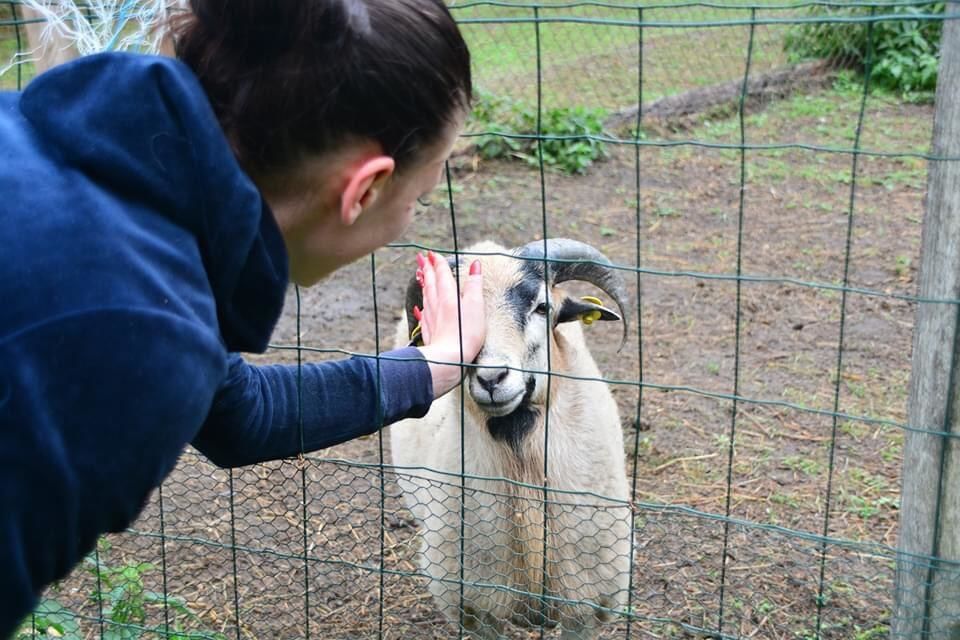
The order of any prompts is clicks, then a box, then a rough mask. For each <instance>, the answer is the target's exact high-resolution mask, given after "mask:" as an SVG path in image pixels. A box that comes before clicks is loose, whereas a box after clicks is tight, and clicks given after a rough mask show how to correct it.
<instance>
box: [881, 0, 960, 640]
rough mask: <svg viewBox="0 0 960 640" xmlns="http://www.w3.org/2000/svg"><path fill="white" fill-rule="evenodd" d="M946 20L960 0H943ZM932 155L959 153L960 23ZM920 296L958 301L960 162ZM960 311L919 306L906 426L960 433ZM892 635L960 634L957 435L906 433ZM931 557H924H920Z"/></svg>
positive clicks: (946, 638) (952, 36) (950, 24)
mask: <svg viewBox="0 0 960 640" xmlns="http://www.w3.org/2000/svg"><path fill="white" fill-rule="evenodd" d="M946 13H947V17H948V18H950V17H953V18H955V17H957V16H960V7H958V6H957V5H956V4H955V3H954V2H947V4H946ZM931 151H932V154H933V155H934V156H935V157H951V158H958V157H960V21H958V20H956V19H947V20H945V21H944V23H943V36H942V40H941V57H940V71H939V76H938V80H937V96H936V111H935V115H934V127H933V144H932V146H931ZM919 295H920V297H921V298H936V299H949V300H957V299H960V161H936V160H934V161H931V162H930V173H929V178H928V182H927V201H926V212H925V214H924V221H923V239H922V259H921V263H920V281H919ZM958 344H960V314H958V306H957V305H956V304H945V303H924V302H920V303H918V304H917V315H916V323H915V326H914V338H913V363H912V370H911V378H910V399H909V407H908V415H909V424H910V425H911V426H913V427H917V428H921V429H927V430H931V431H944V432H947V433H950V434H956V435H957V436H960V407H958V404H960V387H958V385H960V372H958V371H957V369H958V363H960V353H958ZM898 548H899V552H900V553H899V555H898V561H897V591H896V610H895V612H894V618H893V623H892V633H891V637H893V638H898V639H903V640H921V639H922V640H960V441H958V439H957V438H956V437H950V436H943V435H932V434H930V433H918V432H915V431H909V432H907V434H906V441H905V445H904V451H903V491H902V495H901V509H900V540H899V545H898ZM914 555H918V556H932V557H933V558H934V559H933V560H931V561H929V562H928V561H927V560H926V559H925V558H923V557H920V558H917V557H913V556H914Z"/></svg>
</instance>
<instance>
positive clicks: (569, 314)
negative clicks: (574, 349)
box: [557, 296, 620, 324]
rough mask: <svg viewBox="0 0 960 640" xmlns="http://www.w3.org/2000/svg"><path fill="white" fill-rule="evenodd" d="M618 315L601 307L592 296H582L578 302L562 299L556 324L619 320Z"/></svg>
mask: <svg viewBox="0 0 960 640" xmlns="http://www.w3.org/2000/svg"><path fill="white" fill-rule="evenodd" d="M619 319H620V315H619V314H618V313H617V312H616V311H613V310H612V309H608V308H606V307H605V306H603V303H602V302H601V301H600V300H599V299H597V298H594V297H593V296H584V297H583V298H581V299H580V300H574V299H573V298H564V299H563V304H561V305H560V311H558V312H557V323H560V322H572V321H573V320H580V321H582V322H583V324H593V323H594V321H596V320H619Z"/></svg>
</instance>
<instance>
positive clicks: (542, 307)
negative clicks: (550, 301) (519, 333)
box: [533, 302, 547, 316]
mask: <svg viewBox="0 0 960 640" xmlns="http://www.w3.org/2000/svg"><path fill="white" fill-rule="evenodd" d="M533 312H534V313H538V314H540V315H541V316H545V315H547V303H546V302H541V303H540V304H538V305H537V308H536V309H534V310H533Z"/></svg>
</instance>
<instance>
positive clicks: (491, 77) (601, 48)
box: [451, 3, 786, 110]
mask: <svg viewBox="0 0 960 640" xmlns="http://www.w3.org/2000/svg"><path fill="white" fill-rule="evenodd" d="M737 4H743V3H731V5H730V6H729V7H728V8H712V7H685V8H683V9H656V10H654V9H651V10H648V11H646V12H645V13H644V16H643V20H644V23H669V26H662V25H659V24H658V26H646V27H644V28H643V30H642V33H641V31H640V29H638V28H637V27H636V26H633V24H636V23H637V21H638V13H637V9H636V8H634V7H623V8H617V7H595V6H586V7H584V6H581V7H557V8H551V7H550V6H549V5H550V3H543V4H542V6H541V8H540V9H539V18H540V19H541V21H542V22H541V23H540V24H539V38H540V58H541V60H542V65H541V75H542V78H543V85H542V92H543V101H544V104H545V105H546V106H551V107H565V106H582V105H585V104H586V105H589V106H598V107H604V108H606V109H609V110H617V109H621V108H624V107H628V106H630V105H634V104H636V103H637V102H638V97H639V93H640V92H639V88H638V74H637V67H638V55H639V51H638V46H637V45H638V42H639V40H640V38H641V37H642V39H643V43H644V47H643V57H644V63H643V100H644V102H646V101H649V100H654V99H657V98H660V97H663V96H667V95H672V94H675V93H679V92H682V91H686V90H689V89H692V88H695V87H701V86H705V85H710V84H715V83H719V82H725V81H729V80H734V79H737V78H738V77H740V76H742V75H743V70H744V64H745V60H746V51H747V43H748V39H749V29H748V28H747V27H745V26H737V27H721V26H715V27H709V26H702V25H701V24H700V23H703V22H709V21H716V22H718V23H723V22H730V21H743V20H747V19H749V16H750V14H749V11H746V10H744V9H742V8H740V7H738V6H737ZM451 9H452V11H453V13H454V16H455V17H456V18H457V19H458V20H461V21H463V24H462V26H461V28H462V30H463V32H464V35H465V37H466V39H467V41H468V43H469V45H470V49H471V52H472V56H473V60H474V68H475V71H474V73H475V81H476V83H477V85H478V86H480V87H483V88H484V89H486V90H488V91H491V92H494V93H505V94H509V95H510V96H511V97H514V98H518V99H522V100H524V101H527V102H530V103H535V101H536V81H537V44H536V38H537V25H536V23H534V22H533V21H532V19H533V9H529V8H518V7H511V6H486V5H479V6H478V5H470V4H467V5H466V6H464V7H458V6H457V5H454V6H453V7H451ZM511 19H513V20H524V21H525V22H517V23H510V22H503V21H506V20H511ZM551 19H563V20H568V21H571V22H549V20H551ZM584 19H589V20H595V21H607V23H605V24H596V23H589V24H585V23H582V22H575V21H576V20H584ZM544 21H545V22H544ZM615 22H627V23H632V24H626V25H624V24H615ZM784 31H785V27H780V26H760V27H758V28H757V29H756V33H755V43H754V56H753V59H752V61H751V66H752V68H753V70H754V71H755V72H756V71H763V70H766V69H770V68H772V67H774V66H777V65H779V64H782V63H784V62H785V60H786V59H785V57H784V54H783V52H782V48H781V46H780V42H781V41H782V38H783V34H784Z"/></svg>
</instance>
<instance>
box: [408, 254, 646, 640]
mask: <svg viewBox="0 0 960 640" xmlns="http://www.w3.org/2000/svg"><path fill="white" fill-rule="evenodd" d="M545 248H546V259H544V249H545ZM466 253H467V254H471V255H477V256H480V260H481V262H482V266H483V289H484V291H483V295H484V300H485V306H486V313H487V319H488V329H487V337H486V341H485V343H484V346H483V348H482V350H481V352H480V354H479V355H478V356H477V359H476V362H475V363H474V364H475V366H473V367H470V368H468V370H467V374H466V376H465V380H464V382H463V384H461V385H460V387H458V389H457V390H456V391H454V392H451V393H448V394H447V395H446V396H444V397H442V398H439V399H438V400H436V401H435V402H434V403H433V406H432V407H431V409H430V411H429V413H428V414H427V415H426V416H424V417H423V418H420V419H410V420H404V421H402V422H398V423H397V424H395V425H393V426H392V427H391V428H390V430H391V431H390V442H391V451H392V462H393V464H394V465H395V466H396V467H397V479H398V484H399V486H400V488H401V490H402V492H403V494H404V498H405V501H406V504H407V506H408V507H409V509H410V510H411V512H412V513H413V515H414V517H415V518H416V519H417V520H418V521H419V524H420V529H421V541H422V543H423V544H422V547H421V549H420V554H419V561H420V568H421V570H422V571H423V573H424V574H425V575H426V576H428V577H429V578H430V582H429V589H430V591H431V593H432V595H433V597H434V600H435V601H436V603H437V604H438V606H439V607H440V608H441V609H442V610H443V612H444V614H445V615H446V616H447V618H448V619H449V620H450V621H451V622H453V623H454V624H462V626H463V629H464V630H465V631H466V632H467V633H468V634H471V635H472V637H475V638H479V639H481V640H492V639H494V638H502V637H504V636H503V635H502V634H503V633H504V629H505V621H506V620H510V621H512V622H513V623H514V624H517V625H520V626H524V627H534V626H548V627H551V626H556V625H559V626H560V627H561V628H562V633H561V638H563V639H564V640H567V639H572V638H580V639H581V640H583V639H587V638H592V637H593V636H594V634H595V632H596V629H597V625H598V623H599V622H606V621H609V620H611V619H613V618H614V612H615V611H623V609H624V608H625V606H626V602H627V596H628V591H629V584H630V582H629V581H630V568H631V557H630V554H631V547H632V545H631V539H632V526H631V509H630V507H629V502H628V501H629V498H630V496H629V488H628V485H627V478H626V469H625V465H624V453H623V452H624V449H623V435H622V432H621V426H620V417H619V414H618V411H617V406H616V403H615V401H614V399H613V396H612V394H611V393H610V390H609V388H608V386H607V384H606V383H605V382H603V381H602V380H601V376H600V372H599V370H598V368H597V365H596V363H595V362H594V360H593V357H592V356H591V354H590V351H589V350H588V348H587V346H586V343H585V341H584V336H583V331H582V329H581V327H580V323H579V322H573V321H574V320H578V319H583V320H584V322H585V323H588V322H592V321H593V320H594V319H600V320H619V319H621V317H623V325H624V329H623V338H622V340H621V348H622V346H623V344H624V342H625V341H626V338H627V320H626V300H627V295H626V288H625V286H624V283H623V280H622V278H621V277H620V275H619V273H618V272H617V271H616V270H614V269H612V268H609V267H608V266H606V265H609V260H607V258H606V257H605V256H604V255H603V254H602V253H600V252H599V251H597V250H596V249H594V248H593V247H590V246H589V245H586V244H584V243H581V242H578V241H574V240H567V239H551V240H549V241H548V242H547V243H546V247H545V243H544V242H543V241H535V242H531V243H529V244H527V245H526V246H524V247H521V248H519V249H516V250H514V251H512V252H511V251H509V250H507V249H505V248H503V247H501V246H499V245H497V244H494V243H492V242H485V243H481V244H478V245H476V246H474V247H472V248H470V249H468V250H467V251H466ZM545 265H546V266H547V275H546V279H545V278H544V267H545ZM465 271H466V269H461V272H465ZM567 280H580V281H585V282H589V283H591V284H594V285H596V286H597V287H599V288H600V289H601V290H603V291H604V292H606V293H607V294H608V295H609V296H611V297H612V298H613V299H614V301H615V302H616V303H617V306H618V307H619V310H620V314H619V315H618V314H617V313H615V312H613V311H611V310H610V309H607V308H605V307H602V306H600V305H599V304H596V302H594V301H596V299H595V298H584V299H583V300H577V299H575V298H572V297H570V296H568V295H567V294H566V293H565V292H564V291H563V290H562V289H561V288H560V287H558V286H557V285H559V284H560V283H562V282H564V281H567ZM545 283H546V284H545ZM597 302H599V301H597ZM415 304H416V305H421V304H422V303H421V297H420V288H419V286H418V285H417V284H416V281H415V280H413V281H411V283H410V286H409V287H408V289H407V302H406V309H405V312H406V313H405V314H403V315H404V317H403V318H402V319H401V320H400V322H399V323H398V326H397V336H396V342H397V344H398V346H399V345H405V344H407V343H409V342H410V335H409V327H411V326H415V321H414V320H413V316H412V312H411V310H412V308H413V306H414V305H415ZM547 305H549V311H548V308H547ZM548 313H549V318H550V321H551V322H552V324H553V330H552V332H550V339H549V346H550V360H549V364H550V367H549V369H550V371H551V372H553V373H561V374H564V375H563V376H562V377H557V376H551V377H550V382H549V403H548V402H547V395H548V377H547V375H545V372H546V371H547V368H548V367H547V344H548V343H547V331H546V323H547V314H548ZM576 378H589V379H592V380H589V381H587V380H580V379H576ZM461 402H462V411H461ZM548 406H549V420H545V415H546V410H547V407H548ZM461 415H463V421H464V424H463V425H462V433H463V435H462V438H463V440H462V442H463V445H462V451H463V460H462V462H463V467H462V472H463V473H464V474H465V476H466V477H465V479H463V481H462V483H463V485H462V486H463V489H465V490H462V489H461V478H460V475H459V474H460V473H461ZM545 440H546V443H547V446H546V450H547V461H546V462H547V464H546V478H544V442H545ZM544 480H546V483H545V482H544ZM545 484H546V486H547V487H548V489H544V485H545ZM545 497H546V504H547V509H546V525H545V523H544V511H545V510H544V502H545V500H544V498H545ZM461 501H462V503H463V504H462V513H463V516H464V517H463V520H461ZM461 524H462V535H463V538H464V539H463V542H462V549H461ZM544 526H546V532H544ZM544 542H546V562H544ZM461 551H462V553H461ZM461 558H462V569H461ZM544 567H545V568H546V578H545V579H544ZM461 571H462V574H461ZM461 576H462V582H463V585H462V601H461ZM461 602H462V607H461Z"/></svg>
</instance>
